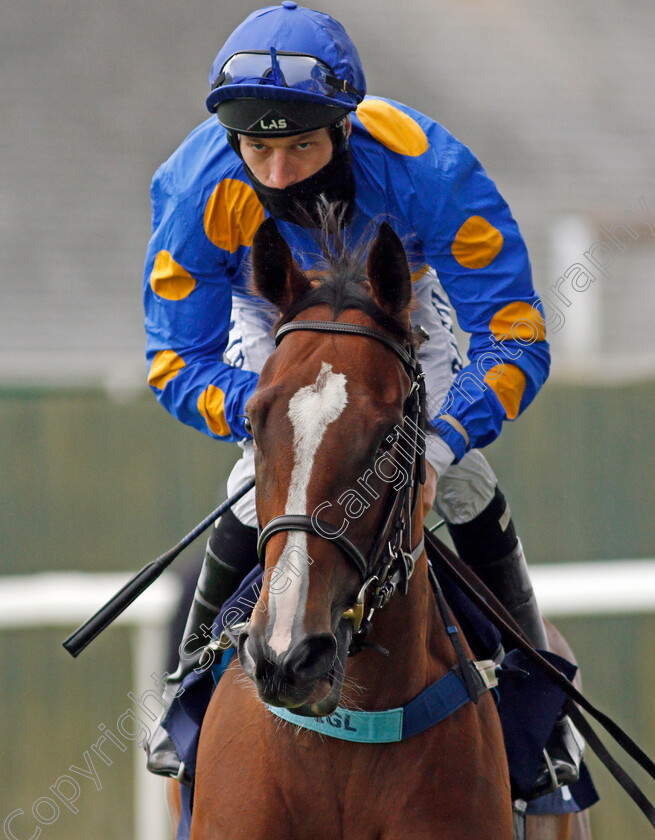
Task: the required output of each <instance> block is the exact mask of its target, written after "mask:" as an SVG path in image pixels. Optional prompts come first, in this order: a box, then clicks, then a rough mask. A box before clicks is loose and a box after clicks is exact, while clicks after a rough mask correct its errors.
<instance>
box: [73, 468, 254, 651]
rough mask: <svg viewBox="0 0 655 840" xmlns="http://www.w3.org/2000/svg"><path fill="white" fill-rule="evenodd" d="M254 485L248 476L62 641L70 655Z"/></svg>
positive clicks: (100, 630)
mask: <svg viewBox="0 0 655 840" xmlns="http://www.w3.org/2000/svg"><path fill="white" fill-rule="evenodd" d="M254 486H255V479H254V478H251V479H249V480H248V481H247V482H246V483H245V484H244V485H243V486H242V487H240V488H239V489H238V490H237V492H236V493H235V494H234V495H233V496H230V497H229V498H228V499H226V500H225V501H224V502H223V504H222V505H219V507H217V508H216V510H214V511H212V512H211V513H210V514H209V516H207V517H205V519H203V520H202V522H199V523H198V524H197V525H196V527H195V528H194V529H193V530H192V531H189V533H188V534H187V535H186V537H183V539H181V540H180V542H179V543H177V545H174V546H173V548H170V549H169V550H168V551H166V552H165V553H164V554H162V555H161V556H160V557H157V559H156V560H151V561H150V563H148V564H147V565H146V566H144V567H143V568H142V569H141V570H140V571H138V572H137V573H136V574H135V575H134V576H133V577H132V578H130V580H128V582H127V583H126V584H125V586H123V588H122V589H120V590H119V591H118V592H117V593H116V594H115V595H114V597H113V598H110V599H109V601H107V603H106V604H105V605H104V607H101V608H100V609H99V610H98V612H96V613H95V614H94V615H92V616H91V618H89V619H88V620H87V621H85V622H84V624H82V625H81V626H80V627H78V628H77V630H75V632H74V633H72V634H71V635H70V636H69V637H68V638H67V639H65V640H64V641H63V642H62V644H63V646H64V647H65V648H66V650H67V651H68V652H69V653H70V655H71V656H77V655H78V654H79V653H81V652H82V651H83V650H84V648H85V647H86V646H87V645H88V644H89V643H90V642H92V641H93V640H94V639H95V637H96V636H98V635H99V634H100V633H102V631H103V630H104V629H105V628H106V627H108V626H109V625H110V624H111V623H112V621H114V619H116V618H118V616H119V615H120V614H121V613H122V612H123V611H124V610H125V609H127V607H129V605H130V604H131V603H132V602H133V601H135V600H136V599H137V598H138V597H139V595H141V593H142V592H144V591H145V590H146V589H147V588H148V587H149V586H150V584H151V583H154V582H155V581H156V580H157V578H158V577H159V576H160V575H161V574H162V572H163V571H164V570H165V569H167V568H168V566H170V564H171V563H172V562H173V560H175V558H176V557H177V556H178V555H179V554H181V553H182V551H184V549H185V548H186V547H187V546H188V545H190V544H191V543H192V542H193V541H194V540H195V539H196V537H198V536H199V535H200V534H202V532H203V531H205V530H206V529H207V528H209V526H210V525H211V524H212V523H214V522H216V520H217V519H219V517H221V516H222V515H223V514H224V513H225V511H227V510H229V509H230V508H231V507H232V505H234V504H235V503H236V502H238V501H239V499H240V498H242V496H245V494H246V493H247V492H248V491H249V490H251V489H252V488H253V487H254Z"/></svg>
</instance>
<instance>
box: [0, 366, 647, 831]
mask: <svg viewBox="0 0 655 840" xmlns="http://www.w3.org/2000/svg"><path fill="white" fill-rule="evenodd" d="M654 405H655V384H654V383H650V382H643V383H637V384H629V385H626V386H624V387H609V386H607V387H604V386H599V387H584V388H583V387H581V386H577V385H576V386H574V385H567V386H565V385H555V384H553V385H549V386H548V387H547V388H546V389H545V390H544V392H543V394H542V395H540V397H539V401H538V406H537V407H534V408H533V409H532V410H530V411H528V412H527V414H526V415H524V416H523V417H522V418H521V419H520V420H518V421H517V422H516V423H513V424H511V425H509V426H508V427H507V428H506V430H505V433H504V435H503V436H502V437H501V439H500V440H499V441H497V442H496V443H495V444H493V445H492V446H491V447H489V449H488V450H487V454H488V456H489V459H490V461H491V462H492V464H493V466H494V468H495V469H496V471H497V474H498V476H499V479H500V482H501V486H502V487H503V489H504V491H505V493H506V495H507V497H508V498H509V500H510V504H511V506H512V509H513V512H514V516H515V519H516V522H517V525H518V528H519V532H520V536H521V538H522V540H523V542H524V544H525V547H526V552H527V554H528V558H529V559H530V561H531V562H533V563H540V562H568V561H575V560H588V559H599V560H602V559H610V558H620V557H653V556H655V544H654V543H655V533H654V529H653V523H652V516H651V510H652V508H653V494H654V489H655V478H654V474H653V466H654V465H655V445H654V444H653V441H652V437H651V431H652V425H653V422H652V418H653V416H655V413H654V411H653V408H654ZM238 454H239V451H238V449H237V447H235V446H227V445H220V444H216V443H215V442H213V441H211V440H209V439H206V438H205V437H204V436H203V435H201V434H198V433H197V432H194V431H193V430H190V429H186V428H184V427H183V426H182V425H181V424H179V423H178V422H177V421H175V420H173V419H172V418H171V417H169V416H168V415H167V414H166V413H165V412H164V411H163V410H162V409H161V408H159V407H158V406H157V405H156V402H155V401H154V399H153V398H152V397H151V396H150V395H148V394H141V395H139V396H137V397H136V398H135V399H133V400H132V401H130V402H124V403H117V402H114V401H112V400H111V399H110V398H109V397H108V396H107V395H105V394H103V393H99V392H79V391H75V392H49V391H43V392H20V391H15V392H6V393H4V394H0V463H1V464H2V474H3V475H2V481H1V482H0V504H1V506H2V511H3V515H2V517H0V571H1V572H2V573H3V574H28V573H33V572H40V571H45V570H47V571H52V570H71V569H76V570H87V571H125V572H126V573H127V572H129V571H131V570H135V569H137V568H139V567H141V566H142V565H144V564H145V563H146V562H147V561H148V560H150V559H152V558H153V557H155V556H157V555H158V554H160V553H161V552H162V551H163V550H165V549H166V548H168V547H169V546H170V545H172V544H174V543H175V542H177V541H178V540H179V539H180V537H181V536H182V535H184V534H185V533H186V532H187V531H189V530H190V529H191V528H192V527H193V526H194V525H195V524H196V523H197V522H198V521H199V520H200V519H202V518H203V517H204V516H205V515H206V514H207V513H208V512H209V511H210V510H212V509H213V508H214V507H215V506H216V504H218V502H219V501H220V500H221V499H222V498H223V497H224V493H225V478H226V475H227V472H228V471H229V467H230V466H231V464H232V463H233V461H234V460H235V458H236V457H238ZM187 553H189V552H187ZM94 608H95V605H89V612H92V610H93V609H94ZM557 623H558V626H559V627H560V628H561V629H562V630H563V631H564V633H565V634H566V635H567V637H568V639H569V641H570V642H571V643H572V645H573V647H574V649H575V650H576V653H577V655H578V658H579V660H580V662H581V664H582V670H583V680H584V683H585V687H586V691H587V693H588V695H589V697H590V698H591V700H592V702H594V703H596V704H597V705H599V706H600V707H601V708H602V709H603V710H605V711H607V712H608V713H610V714H611V715H613V716H615V718H616V719H617V721H618V722H619V723H621V724H622V725H623V726H625V728H626V729H627V730H628V732H629V733H630V734H631V735H633V737H635V738H636V740H637V741H638V742H639V743H640V744H641V745H642V747H643V748H644V749H646V751H647V752H649V753H650V754H651V755H655V715H654V714H653V700H652V686H653V683H654V679H655V646H654V645H653V640H654V631H655V617H653V616H650V615H634V616H612V617H608V616H599V617H585V618H569V619H566V620H560V621H558V622H557ZM70 629H71V630H72V629H73V627H71V628H70ZM64 635H66V630H65V629H63V630H62V629H61V628H54V629H30V630H20V631H10V632H4V633H2V634H0V655H1V660H0V662H1V666H2V674H3V678H2V680H0V703H1V708H2V716H1V718H0V754H1V755H2V757H3V759H4V767H5V770H6V769H7V768H9V770H8V772H5V774H4V780H3V785H2V790H1V791H0V818H2V819H4V817H5V816H6V815H7V814H8V813H9V812H10V811H12V810H14V809H16V808H22V809H23V810H24V811H25V812H26V813H29V810H30V808H31V806H32V803H33V802H34V801H35V800H36V799H38V798H39V797H42V796H47V795H48V794H49V790H48V789H49V786H50V785H52V784H54V783H55V781H56V780H57V778H58V777H59V776H60V775H62V774H65V773H66V772H67V768H68V767H69V765H71V764H77V765H78V766H80V763H81V766H82V767H83V766H84V764H83V754H84V751H85V750H88V749H89V747H90V745H91V744H93V743H95V741H96V740H97V738H98V725H99V724H101V723H104V724H105V725H107V726H108V727H109V728H111V726H112V723H114V722H115V721H116V719H117V717H118V716H119V715H120V714H121V712H123V711H124V710H125V709H126V708H128V707H129V705H130V704H129V701H128V699H127V692H128V691H129V690H130V688H131V684H130V667H131V661H130V655H129V644H128V633H127V631H126V630H125V629H123V628H112V629H110V630H108V631H107V632H106V633H105V634H103V636H101V637H100V638H99V639H98V640H97V641H96V642H94V644H93V646H92V647H91V648H89V649H88V650H87V651H85V652H84V653H83V654H82V655H81V656H80V658H79V659H77V660H72V659H71V658H70V657H69V656H68V654H66V653H65V652H64V651H63V649H62V648H61V644H60V643H61V639H62V638H63V637H64ZM132 760H133V754H132V753H131V752H128V753H127V754H124V755H120V754H118V753H117V754H116V756H115V760H114V763H113V764H112V766H111V767H103V768H101V771H102V775H101V781H102V790H100V791H98V790H96V788H95V787H94V785H93V783H92V782H91V781H84V782H83V783H82V793H81V795H80V799H79V801H78V803H77V805H78V807H79V813H77V814H71V813H62V814H61V816H60V817H59V818H58V819H57V820H56V821H54V822H53V823H52V825H50V826H46V827H44V829H43V837H44V838H45V839H46V840H51V839H52V840H59V839H60V838H61V840H64V838H65V840H71V838H83V837H84V838H85V837H88V836H92V837H102V838H106V840H113V839H114V838H116V840H118V838H120V840H125V838H128V837H130V830H131V824H132V823H131V821H132V805H131V795H132V794H131V780H132ZM591 765H592V770H595V774H594V775H595V779H596V781H597V784H598V786H599V788H600V790H601V792H602V794H603V802H602V803H601V804H599V805H598V806H596V808H595V809H593V811H592V818H593V824H594V829H595V835H594V837H595V840H617V838H621V840H623V838H629V840H647V838H650V837H651V835H652V832H651V830H650V829H649V828H648V826H647V824H646V821H645V820H644V818H643V817H642V816H641V814H640V813H639V812H638V811H637V810H636V808H635V807H634V806H632V805H631V804H630V803H629V802H628V800H627V798H626V797H625V795H624V794H623V792H622V791H621V790H620V789H619V788H618V787H617V785H616V784H615V783H614V782H613V781H611V780H609V779H608V777H607V774H606V773H605V771H604V770H597V769H596V763H595V762H594V761H593V760H592V761H591ZM637 776H638V778H641V777H640V776H639V774H638V773H637ZM642 781H644V780H643V779H642ZM644 786H645V788H646V790H647V791H649V792H650V793H651V795H655V790H654V786H653V785H652V784H651V783H648V782H647V781H646V782H644ZM33 825H34V823H33V820H32V819H31V818H28V817H27V816H26V817H24V818H21V821H19V820H17V821H16V823H15V828H16V829H20V830H21V831H23V832H24V833H25V832H26V833H25V836H26V837H29V836H30V833H31V831H32V830H33ZM18 836H20V835H18ZM153 840H158V839H157V838H153Z"/></svg>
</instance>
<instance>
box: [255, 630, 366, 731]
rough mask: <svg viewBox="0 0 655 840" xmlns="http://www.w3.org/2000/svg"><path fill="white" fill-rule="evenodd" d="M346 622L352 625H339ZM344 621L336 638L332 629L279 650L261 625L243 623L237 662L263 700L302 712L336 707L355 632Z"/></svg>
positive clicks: (328, 710)
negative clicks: (262, 629) (276, 650)
mask: <svg viewBox="0 0 655 840" xmlns="http://www.w3.org/2000/svg"><path fill="white" fill-rule="evenodd" d="M344 624H345V625H348V626H346V627H343V626H341V625H344ZM341 625H340V627H339V629H338V630H337V636H336V637H335V635H333V634H332V633H315V634H309V635H306V636H303V637H302V638H300V639H299V640H298V641H296V642H295V643H293V644H291V645H290V646H289V648H288V649H287V650H285V651H283V652H282V653H281V654H278V653H276V652H275V651H274V650H272V649H271V648H270V646H269V645H268V644H267V643H266V641H265V640H264V638H263V637H262V635H261V633H258V632H257V630H255V629H254V628H252V627H250V628H245V629H244V631H243V632H242V633H241V635H240V636H239V661H240V663H241V667H242V669H243V671H244V673H245V674H246V675H247V676H248V677H250V679H251V680H252V681H253V682H254V683H255V686H256V688H257V693H258V694H259V697H260V699H261V700H262V701H263V702H265V703H270V704H271V705H272V706H283V707H285V708H289V709H294V710H295V711H296V712H298V713H300V714H308V715H313V716H320V715H325V714H330V713H331V712H332V711H334V709H335V708H336V706H337V705H338V702H339V698H340V696H341V688H342V686H343V677H344V673H345V661H346V657H347V653H348V644H349V643H350V637H351V633H350V632H349V629H348V627H349V625H350V622H342V623H341ZM344 630H345V632H344Z"/></svg>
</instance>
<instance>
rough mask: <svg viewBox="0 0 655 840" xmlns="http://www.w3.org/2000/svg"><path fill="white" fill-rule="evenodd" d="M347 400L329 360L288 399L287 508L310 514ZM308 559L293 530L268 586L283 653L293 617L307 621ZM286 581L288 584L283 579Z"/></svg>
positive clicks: (303, 539) (275, 637)
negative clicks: (315, 472)
mask: <svg viewBox="0 0 655 840" xmlns="http://www.w3.org/2000/svg"><path fill="white" fill-rule="evenodd" d="M347 402H348V395H347V392H346V377H345V375H344V374H343V373H333V371H332V366H331V365H329V364H328V363H327V362H323V364H322V365H321V370H320V372H319V374H318V377H317V378H316V382H315V383H314V384H313V385H306V386H304V387H303V388H299V389H298V391H296V393H295V394H294V395H293V397H291V399H290V400H289V411H288V416H289V419H290V420H291V425H292V427H293V458H294V461H293V471H292V473H291V481H290V483H289V495H288V496H287V504H286V507H285V510H284V512H285V514H309V511H308V510H307V488H308V486H309V479H310V477H311V474H312V468H313V466H314V458H315V456H316V452H317V451H318V448H319V446H320V445H321V441H322V440H323V437H324V435H325V431H326V429H327V427H328V426H329V425H330V423H334V421H335V420H336V419H337V418H338V417H339V416H340V415H341V413H342V412H343V410H344V408H345V407H346V403H347ZM309 564H310V560H309V556H308V554H307V534H306V533H305V532H304V531H290V532H289V535H288V537H287V542H286V545H285V546H284V550H283V551H282V554H281V555H280V557H279V559H278V561H277V564H276V567H275V568H276V569H277V570H279V572H280V574H279V576H278V577H277V581H278V584H277V585H275V586H271V588H270V592H269V610H270V613H269V614H270V616H271V622H272V628H271V635H270V638H269V641H268V644H269V645H270V647H271V648H272V649H273V650H274V651H275V652H276V653H277V654H278V655H281V654H283V653H284V652H285V651H286V650H287V649H288V648H289V646H290V644H291V639H292V635H293V627H294V623H295V624H297V625H298V624H300V625H301V624H302V622H303V619H304V615H305V605H306V600H307V589H308V586H309ZM281 581H284V585H279V584H280V583H281ZM274 590H275V591H274Z"/></svg>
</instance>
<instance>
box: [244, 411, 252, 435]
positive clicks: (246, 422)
mask: <svg viewBox="0 0 655 840" xmlns="http://www.w3.org/2000/svg"><path fill="white" fill-rule="evenodd" d="M243 426H244V428H245V430H246V431H247V432H248V434H249V435H252V423H251V422H250V417H248V416H246V417H244V420H243Z"/></svg>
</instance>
